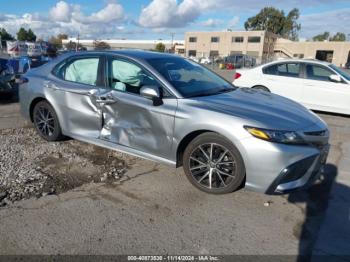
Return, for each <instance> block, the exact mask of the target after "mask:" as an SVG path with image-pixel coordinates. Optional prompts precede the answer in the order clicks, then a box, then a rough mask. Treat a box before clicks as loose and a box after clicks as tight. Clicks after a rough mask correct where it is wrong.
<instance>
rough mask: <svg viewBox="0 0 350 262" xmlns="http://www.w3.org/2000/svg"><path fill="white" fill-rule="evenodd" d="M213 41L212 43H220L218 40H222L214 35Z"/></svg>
mask: <svg viewBox="0 0 350 262" xmlns="http://www.w3.org/2000/svg"><path fill="white" fill-rule="evenodd" d="M211 42H212V43H218V42H220V38H219V37H217V36H213V37H212V38H211Z"/></svg>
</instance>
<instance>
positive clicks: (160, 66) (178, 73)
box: [147, 57, 235, 97]
mask: <svg viewBox="0 0 350 262" xmlns="http://www.w3.org/2000/svg"><path fill="white" fill-rule="evenodd" d="M147 62H148V63H149V64H150V65H151V66H152V67H153V68H154V69H156V70H157V71H158V72H159V73H160V74H161V75H162V76H163V77H164V78H165V79H167V80H168V82H169V83H171V84H172V86H173V87H174V88H175V89H176V90H177V91H178V92H179V93H180V94H181V95H182V96H184V97H193V96H205V95H214V94H218V93H222V92H229V91H233V90H235V88H234V87H233V86H232V84H231V83H229V82H227V81H226V80H224V79H222V78H221V77H219V76H218V75H216V74H214V73H213V72H211V71H210V70H208V69H206V68H205V67H202V66H201V65H199V64H197V63H194V62H192V61H190V60H188V59H183V58H179V57H172V58H152V59H148V60H147Z"/></svg>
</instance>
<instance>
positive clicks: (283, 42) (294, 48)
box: [274, 38, 350, 67]
mask: <svg viewBox="0 0 350 262" xmlns="http://www.w3.org/2000/svg"><path fill="white" fill-rule="evenodd" d="M274 52H275V57H285V58H293V57H294V58H311V59H318V60H322V61H328V62H330V63H333V64H335V65H337V66H341V67H342V66H344V65H345V64H346V63H347V62H350V42H329V41H324V42H293V41H290V40H287V39H283V38H279V39H278V40H277V41H276V43H275V49H274Z"/></svg>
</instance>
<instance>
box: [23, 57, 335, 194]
mask: <svg viewBox="0 0 350 262" xmlns="http://www.w3.org/2000/svg"><path fill="white" fill-rule="evenodd" d="M18 82H20V88H19V89H20V91H19V94H20V103H21V110H22V114H23V115H24V116H25V117H27V118H28V119H30V120H31V121H32V122H33V123H34V125H35V127H36V130H37V131H38V134H39V135H40V136H41V137H42V138H44V139H46V140H47V141H57V140H60V139H62V138H63V137H64V136H68V137H71V138H75V139H77V140H81V141H85V142H88V143H92V144H95V145H99V146H102V147H105V148H110V149H114V150H118V151H121V152H125V153H128V154H132V155H135V156H138V157H143V158H146V159H150V160H153V161H157V162H162V163H165V164H169V165H171V166H176V167H178V166H183V168H184V171H185V174H186V176H187V178H188V179H189V181H190V182H191V183H192V184H193V185H194V186H195V187H197V188H199V189H201V190H203V191H205V192H208V193H215V194H222V193H229V192H232V191H235V190H237V189H239V188H242V187H246V188H249V189H252V190H255V191H258V192H264V193H269V194H276V193H285V192H289V191H290V190H294V189H297V188H302V187H306V186H308V185H310V184H312V182H313V181H314V179H315V178H316V177H317V175H318V174H319V171H320V170H321V168H322V165H323V164H324V163H325V161H326V158H327V154H328V149H329V146H328V139H329V132H328V128H327V125H326V124H325V123H324V122H323V121H322V120H321V119H320V118H318V117H317V116H316V115H315V114H313V113H312V112H310V111H309V110H307V109H306V108H304V107H303V106H301V105H300V104H298V103H296V102H293V101H291V100H289V99H286V98H283V97H280V96H278V95H274V94H271V93H267V92H264V91H261V90H252V89H239V88H236V87H234V86H233V85H232V84H231V83H229V82H227V81H225V80H224V79H222V78H221V77H219V76H218V75H216V74H215V73H213V72H212V71H210V70H208V69H206V68H205V67H202V66H201V65H199V64H197V63H195V62H193V61H191V60H188V59H184V58H181V57H178V56H175V55H170V54H161V53H156V52H143V51H131V50H124V51H115V52H85V53H70V54H65V55H62V56H60V57H58V58H57V59H55V60H53V61H51V62H49V63H48V64H46V65H44V66H42V67H40V68H37V69H33V70H31V71H30V72H29V73H27V74H26V75H25V76H24V77H22V78H21V79H19V80H18ZM281 85H283V83H281Z"/></svg>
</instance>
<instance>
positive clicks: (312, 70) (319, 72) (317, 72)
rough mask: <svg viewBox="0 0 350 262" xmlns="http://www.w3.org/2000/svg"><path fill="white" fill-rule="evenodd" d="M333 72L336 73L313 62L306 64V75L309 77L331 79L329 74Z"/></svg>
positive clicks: (322, 79)
mask: <svg viewBox="0 0 350 262" xmlns="http://www.w3.org/2000/svg"><path fill="white" fill-rule="evenodd" d="M333 74H334V73H333V72H332V71H331V70H329V69H327V68H326V67H323V66H318V65H312V64H308V65H306V76H307V78H308V79H312V80H320V81H330V80H329V76H330V75H333Z"/></svg>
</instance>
